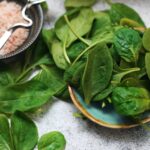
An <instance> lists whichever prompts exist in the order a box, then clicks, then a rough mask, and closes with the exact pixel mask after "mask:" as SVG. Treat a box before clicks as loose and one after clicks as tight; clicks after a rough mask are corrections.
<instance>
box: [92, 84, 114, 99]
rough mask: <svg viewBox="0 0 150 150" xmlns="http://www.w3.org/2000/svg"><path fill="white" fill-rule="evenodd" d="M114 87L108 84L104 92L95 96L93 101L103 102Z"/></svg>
mask: <svg viewBox="0 0 150 150" xmlns="http://www.w3.org/2000/svg"><path fill="white" fill-rule="evenodd" d="M113 89H114V86H113V85H112V84H110V85H109V86H108V88H106V89H105V90H103V91H102V92H100V93H99V94H97V95H96V96H95V97H94V98H93V101H101V100H104V99H105V98H107V97H108V96H109V95H110V94H111V93H112V91H113Z"/></svg>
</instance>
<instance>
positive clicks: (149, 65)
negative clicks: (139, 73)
mask: <svg viewBox="0 0 150 150" xmlns="http://www.w3.org/2000/svg"><path fill="white" fill-rule="evenodd" d="M145 67H146V72H147V75H148V78H149V79H150V53H146V56H145Z"/></svg>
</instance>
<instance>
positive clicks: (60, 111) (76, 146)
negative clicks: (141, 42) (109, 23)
mask: <svg viewBox="0 0 150 150" xmlns="http://www.w3.org/2000/svg"><path fill="white" fill-rule="evenodd" d="M116 1H117V0H116ZM118 1H119V0H118ZM119 2H124V3H127V4H128V5H130V6H132V7H134V8H135V9H136V10H137V11H138V12H140V14H141V16H142V17H143V18H144V20H145V21H146V23H147V25H149V26H150V12H149V7H150V0H120V1H119ZM48 3H49V6H50V12H49V16H50V21H51V23H50V26H53V23H54V21H55V19H56V18H57V17H58V16H60V15H61V14H62V13H63V12H64V7H63V0H48ZM94 8H95V9H104V8H105V5H104V4H102V3H99V4H97V5H96V6H95V7H94ZM74 112H77V109H76V108H75V107H74V106H73V104H71V103H67V102H63V101H61V100H55V102H54V103H53V104H52V105H48V106H46V109H45V114H43V115H41V116H40V117H38V118H37V119H36V123H37V126H38V128H39V134H40V135H42V134H44V133H46V132H49V131H53V130H59V131H61V132H63V133H64V135H65V137H66V139H67V147H66V150H102V149H103V150H110V149H111V150H149V149H150V133H149V132H148V131H145V130H144V129H142V127H138V128H134V129H130V130H113V129H107V128H104V127H101V126H97V125H95V124H94V123H92V122H90V121H87V120H82V119H78V118H74V117H73V113H74Z"/></svg>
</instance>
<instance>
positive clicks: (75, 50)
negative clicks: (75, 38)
mask: <svg viewBox="0 0 150 150" xmlns="http://www.w3.org/2000/svg"><path fill="white" fill-rule="evenodd" d="M86 48H87V45H86V44H85V43H83V42H76V43H73V44H72V45H71V46H70V47H69V48H68V49H67V54H68V57H69V58H70V60H71V61H74V60H75V59H76V58H77V57H78V55H79V54H81V53H82V51H84V50H85V49H86Z"/></svg>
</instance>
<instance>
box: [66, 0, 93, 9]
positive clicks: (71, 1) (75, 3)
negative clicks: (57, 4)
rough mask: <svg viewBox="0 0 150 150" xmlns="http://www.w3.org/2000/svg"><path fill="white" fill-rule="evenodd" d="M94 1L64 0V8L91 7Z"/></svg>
mask: <svg viewBox="0 0 150 150" xmlns="http://www.w3.org/2000/svg"><path fill="white" fill-rule="evenodd" d="M95 2H96V0H66V1H65V7H88V6H92V5H93V4H94V3H95Z"/></svg>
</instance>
